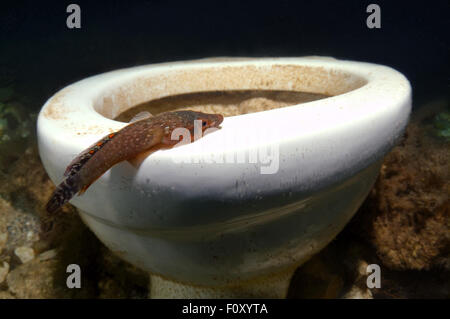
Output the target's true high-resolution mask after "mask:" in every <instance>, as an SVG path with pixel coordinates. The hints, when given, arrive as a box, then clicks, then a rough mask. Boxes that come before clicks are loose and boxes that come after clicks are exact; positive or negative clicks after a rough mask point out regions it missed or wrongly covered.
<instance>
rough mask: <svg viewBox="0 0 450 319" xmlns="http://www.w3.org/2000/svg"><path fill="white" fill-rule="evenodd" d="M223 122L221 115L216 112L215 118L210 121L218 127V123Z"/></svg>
mask: <svg viewBox="0 0 450 319" xmlns="http://www.w3.org/2000/svg"><path fill="white" fill-rule="evenodd" d="M222 122H223V115H222V114H217V120H215V121H212V122H211V126H214V127H217V128H219V125H220V124H221V123H222Z"/></svg>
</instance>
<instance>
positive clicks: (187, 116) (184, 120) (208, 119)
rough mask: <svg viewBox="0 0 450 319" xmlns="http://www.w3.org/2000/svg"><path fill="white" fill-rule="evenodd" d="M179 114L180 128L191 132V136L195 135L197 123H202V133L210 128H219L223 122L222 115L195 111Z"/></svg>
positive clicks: (180, 112)
mask: <svg viewBox="0 0 450 319" xmlns="http://www.w3.org/2000/svg"><path fill="white" fill-rule="evenodd" d="M177 113H178V116H179V119H180V120H179V121H180V123H179V127H184V128H187V129H188V130H189V131H190V132H191V134H193V133H194V128H195V122H196V121H201V122H200V127H201V129H202V132H204V131H206V130H207V129H209V128H219V125H220V124H221V123H222V122H223V115H222V114H211V113H202V112H194V111H179V112H177ZM197 125H199V124H197Z"/></svg>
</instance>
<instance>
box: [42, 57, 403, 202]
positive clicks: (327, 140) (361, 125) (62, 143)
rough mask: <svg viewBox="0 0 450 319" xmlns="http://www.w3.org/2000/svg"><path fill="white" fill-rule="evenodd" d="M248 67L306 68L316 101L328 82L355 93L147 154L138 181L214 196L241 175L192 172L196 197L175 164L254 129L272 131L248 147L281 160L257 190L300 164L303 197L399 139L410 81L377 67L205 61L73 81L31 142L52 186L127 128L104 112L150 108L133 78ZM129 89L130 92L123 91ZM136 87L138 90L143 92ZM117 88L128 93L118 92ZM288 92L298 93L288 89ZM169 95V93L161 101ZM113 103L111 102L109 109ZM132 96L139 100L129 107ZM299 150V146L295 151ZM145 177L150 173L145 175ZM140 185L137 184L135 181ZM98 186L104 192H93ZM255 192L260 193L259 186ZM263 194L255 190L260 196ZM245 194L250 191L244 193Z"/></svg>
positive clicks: (236, 120) (315, 60)
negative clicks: (85, 154) (272, 150)
mask: <svg viewBox="0 0 450 319" xmlns="http://www.w3.org/2000/svg"><path fill="white" fill-rule="evenodd" d="M247 66H251V67H253V68H254V69H255V70H257V71H258V70H261V72H262V73H264V72H265V73H264V74H266V75H267V74H270V71H272V70H273V69H274V66H281V67H285V66H287V67H289V66H294V67H304V68H305V69H302V70H307V68H309V69H310V70H312V71H313V72H312V73H310V74H308V75H307V76H309V77H310V83H309V84H308V83H307V82H308V81H305V83H306V84H305V85H306V86H308V85H309V88H310V90H309V92H311V93H321V92H320V91H318V90H320V89H324V85H325V87H326V85H328V87H327V88H325V89H329V88H330V87H331V86H330V85H329V84H330V81H331V80H333V79H337V80H340V81H342V83H341V86H339V85H337V86H335V91H339V90H341V91H342V88H343V87H344V88H349V87H350V88H353V90H349V91H345V90H344V92H341V94H338V95H335V96H332V97H329V98H325V99H321V100H317V101H312V102H307V103H303V104H298V105H293V106H289V107H284V108H278V109H273V110H268V111H263V112H257V113H250V114H245V115H238V116H233V117H227V118H225V120H224V122H223V124H222V127H223V128H222V130H219V131H218V132H215V133H213V134H211V135H208V136H206V137H204V138H202V139H200V140H199V141H197V142H195V143H193V144H191V145H186V146H183V147H180V148H174V149H171V150H165V151H162V152H156V153H154V154H152V156H150V157H148V158H147V159H146V160H145V161H144V162H143V163H142V165H141V167H140V168H139V174H138V175H145V174H146V173H145V172H150V171H151V170H152V169H154V166H158V165H159V166H158V167H159V169H160V170H165V169H170V170H173V171H171V172H173V173H174V174H169V176H162V175H158V176H157V177H156V180H155V179H154V181H155V183H156V184H157V183H158V179H159V181H160V182H161V183H162V182H164V183H166V184H167V185H169V184H170V183H174V184H177V186H180V187H181V188H183V187H184V190H185V191H186V192H187V193H189V195H186V196H188V197H189V196H191V197H193V196H195V195H196V194H200V193H201V192H205V191H207V192H211V193H216V194H219V193H220V191H221V190H220V187H221V185H220V184H221V183H230V181H231V180H232V179H233V178H234V177H235V176H237V175H239V174H241V172H242V171H243V170H244V169H246V168H241V169H236V167H234V168H232V169H230V171H229V174H228V173H227V174H225V175H224V176H221V177H220V178H219V181H218V182H213V181H210V180H208V176H212V175H214V173H215V172H214V170H215V169H216V168H217V167H218V166H217V165H220V164H217V165H209V166H208V165H207V166H204V167H203V169H197V170H196V172H197V173H198V176H200V177H202V178H204V181H205V183H204V185H202V186H201V187H199V188H198V189H194V188H192V187H191V188H189V186H188V185H184V184H183V182H182V181H181V182H180V178H181V177H179V176H184V175H183V174H191V172H187V171H188V170H186V169H184V170H183V169H182V167H176V168H174V166H173V165H172V164H173V158H177V157H178V158H185V157H189V156H190V155H191V154H192V152H200V153H214V152H220V151H222V152H224V153H227V152H234V151H235V150H236V149H242V148H247V147H248V144H247V141H246V140H245V139H241V140H237V141H235V143H234V144H233V145H232V146H229V147H228V148H227V147H226V146H224V144H223V143H222V142H221V141H223V140H221V138H223V136H224V135H225V134H229V133H230V132H233V133H234V134H235V135H237V136H248V135H251V134H252V132H253V133H254V132H255V131H257V130H258V129H259V131H257V133H258V134H259V133H261V131H270V132H269V134H266V135H265V139H264V140H262V141H261V140H260V141H258V142H257V143H256V144H257V145H262V144H266V145H271V144H276V143H278V144H279V145H280V150H281V151H280V157H281V158H282V160H286V162H285V163H284V165H285V171H284V172H280V173H279V174H278V176H277V177H276V179H277V180H278V181H274V180H273V179H272V180H271V181H269V180H266V179H261V181H260V182H255V183H256V184H258V185H259V184H264V183H266V184H267V185H268V186H267V187H273V185H274V184H276V183H277V182H279V181H281V180H286V179H289V178H288V176H289V172H290V171H293V170H295V165H296V164H297V163H298V158H300V157H299V156H300V155H301V161H303V166H302V167H306V168H307V170H303V171H302V172H301V173H298V174H301V177H302V178H301V181H299V183H303V184H304V185H303V186H304V189H305V191H307V190H308V189H309V190H311V189H317V188H320V187H323V186H325V183H328V184H329V183H332V182H335V181H337V180H338V179H343V178H347V177H350V176H352V175H354V174H355V173H356V172H358V171H360V170H362V169H364V168H365V167H367V166H368V165H370V164H372V163H374V162H375V161H378V160H380V158H381V157H382V156H384V154H385V153H386V152H387V151H388V150H389V149H390V148H391V147H393V145H394V144H395V142H396V141H397V139H398V138H399V136H400V135H401V134H402V132H403V130H404V128H405V126H406V123H407V121H408V118H409V113H410V109H411V87H410V84H409V82H408V80H407V79H406V78H405V77H404V76H403V75H402V74H401V73H399V72H398V71H396V70H394V69H392V68H389V67H386V66H381V65H376V64H370V63H364V62H353V61H342V60H335V59H332V58H321V57H306V58H305V57H303V58H255V59H243V58H238V59H229V58H226V59H206V60H194V61H181V62H172V63H163V64H154V65H146V66H140V67H132V68H127V69H121V70H117V71H112V72H108V73H103V74H100V75H96V76H93V77H89V78H86V79H84V80H81V81H79V82H76V83H74V84H72V85H69V86H67V87H66V88H64V89H62V90H61V91H59V92H58V93H56V94H55V95H54V96H53V97H51V98H50V99H49V100H48V101H47V102H46V103H45V105H44V106H43V108H42V110H41V112H40V114H39V117H38V143H39V151H40V155H41V159H42V161H43V164H44V166H45V168H46V170H47V172H48V174H49V176H50V177H51V179H52V180H53V181H54V182H55V183H57V182H60V180H61V178H62V175H63V172H64V170H65V167H66V166H67V164H68V163H69V162H70V161H71V160H72V159H73V158H74V157H75V156H76V155H77V154H78V153H79V152H81V151H82V150H84V149H85V148H86V147H87V146H89V145H91V144H92V143H93V142H95V141H96V140H98V139H100V138H101V137H103V136H104V135H106V134H108V133H111V132H114V131H117V130H118V129H120V128H122V127H124V126H125V125H127V123H122V122H118V121H114V120H112V119H111V118H108V117H111V115H114V114H112V113H114V112H119V109H120V107H122V106H123V104H125V107H131V106H133V105H137V104H139V103H136V101H137V100H140V101H141V102H144V101H148V100H150V99H148V96H149V94H147V95H146V94H141V93H137V94H135V95H134V93H136V92H142V91H145V90H142V87H134V88H133V86H136V85H139V81H137V79H139V80H142V79H146V78H147V77H148V78H151V77H152V76H155V75H158V76H161V77H162V79H166V80H167V81H170V76H171V75H173V74H176V72H184V71H186V70H187V71H190V70H202V71H203V70H208V69H214V68H218V69H220V70H223V71H224V72H228V71H229V70H230V69H229V68H231V69H232V68H239V67H247ZM216 71H217V69H216ZM316 71H317V72H318V73H319V75H320V76H319V77H318V78H314V74H316V73H314V72H316ZM167 74H169V75H167ZM340 76H341V77H340ZM336 77H337V78H336ZM339 77H340V78H339ZM160 79H161V78H160ZM188 79H189V78H188ZM303 80H305V79H303ZM202 81H205V79H200V80H199V81H198V82H199V83H203V82H202ZM251 81H252V79H242V78H241V79H238V81H237V82H236V83H235V84H234V85H235V86H234V87H238V88H241V89H259V88H262V89H264V87H266V88H267V87H269V88H272V89H274V88H279V86H277V85H278V84H277V83H269V84H267V83H264V81H262V82H260V84H258V85H259V87H253V88H252V87H251V85H254V83H252V82H251ZM150 82H151V81H150ZM130 83H131V86H130V85H129V84H130ZM127 84H128V87H126V86H127ZM147 84H148V83H147ZM154 84H155V83H154ZM143 85H144V88H145V84H143ZM185 85H186V86H185V87H184V88H180V90H181V89H184V90H185V93H191V92H194V90H195V87H194V86H193V85H192V83H191V82H190V81H186V83H185ZM239 85H240V86H239ZM284 85H286V83H285V84H284ZM124 87H126V90H125V92H124V89H123V88H124ZM147 87H148V86H147ZM231 88H233V86H231ZM314 89H315V90H316V92H314ZM133 90H134V91H133ZM154 90H159V91H160V92H167V91H170V87H169V86H168V85H165V83H164V81H162V82H158V83H156V84H155V85H154V86H153V87H151V90H149V91H154ZM293 90H296V87H295V84H294V85H293ZM117 92H118V93H117ZM180 93H182V92H180ZM168 95H173V93H171V92H169V93H167V96H168ZM111 97H114V98H115V99H116V101H114V98H111ZM130 97H132V98H131V99H130ZM133 97H137V98H135V99H134V100H133ZM108 98H110V99H109V100H108ZM127 99H128V100H127ZM124 102H125V103H124ZM121 103H122V104H121ZM102 107H103V109H102ZM108 110H113V111H112V112H111V113H110V114H109V115H108V116H105V115H102V114H100V112H102V113H104V114H106V113H105V112H108ZM115 115H118V114H115ZM249 123H251V125H249ZM255 128H256V129H257V130H255ZM269 128H270V129H269ZM258 143H259V144H258ZM197 144H198V147H197V146H196V145H197ZM299 145H300V147H297V146H299ZM224 148H225V149H224ZM297 148H298V149H297ZM295 156H296V158H294V157H295ZM155 164H158V165H155ZM119 165H120V164H119ZM175 169H176V171H175ZM152 173H155V172H154V171H152ZM172 175H173V176H172ZM247 176H248V175H247ZM299 176H300V175H299ZM249 177H250V176H249ZM103 178H106V179H107V178H108V176H107V174H105V175H104V176H103V177H102V178H101V179H103ZM138 178H140V180H141V181H142V180H143V177H142V176H138ZM180 183H181V184H180ZM250 183H251V181H250ZM96 184H97V183H94V185H93V186H91V188H96V187H100V186H98V185H96ZM105 185H107V184H103V186H101V187H105ZM261 187H262V189H263V188H264V185H262V186H261ZM261 187H258V188H260V189H261ZM249 188H250V189H256V187H253V186H252V185H250V186H249ZM105 196H106V195H105ZM224 196H226V194H224ZM82 197H83V198H82V199H80V198H76V199H74V202H75V203H80V205H79V206H82V207H81V208H85V207H83V205H84V203H83V201H84V200H88V201H89V198H90V197H89V194H88V193H86V194H85V195H83V196H82ZM77 206H78V205H77ZM86 207H87V206H86ZM89 207H90V206H89ZM86 210H88V209H86Z"/></svg>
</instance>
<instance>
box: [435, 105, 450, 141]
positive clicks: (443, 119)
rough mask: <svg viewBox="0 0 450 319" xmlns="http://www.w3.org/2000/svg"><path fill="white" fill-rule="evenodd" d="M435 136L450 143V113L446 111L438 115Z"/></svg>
mask: <svg viewBox="0 0 450 319" xmlns="http://www.w3.org/2000/svg"><path fill="white" fill-rule="evenodd" d="M433 126H434V130H433V132H434V134H435V135H436V136H437V137H440V138H444V139H446V140H447V141H450V112H449V111H445V112H441V113H439V114H437V115H436V116H435V117H434V121H433Z"/></svg>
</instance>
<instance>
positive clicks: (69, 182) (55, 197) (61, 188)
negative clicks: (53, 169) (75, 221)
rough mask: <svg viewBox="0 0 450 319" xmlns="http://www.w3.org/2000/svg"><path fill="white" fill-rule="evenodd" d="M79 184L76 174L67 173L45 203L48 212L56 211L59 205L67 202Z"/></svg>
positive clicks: (76, 190) (78, 188) (77, 189)
mask: <svg viewBox="0 0 450 319" xmlns="http://www.w3.org/2000/svg"><path fill="white" fill-rule="evenodd" d="M80 188H81V187H80V186H79V183H78V179H77V178H76V175H69V176H68V177H67V178H66V179H65V180H64V181H62V182H61V184H59V185H58V187H56V189H55V191H54V192H53V194H52V196H51V197H50V200H49V201H48V203H47V205H46V207H45V208H46V210H47V212H49V213H54V212H56V211H57V210H58V209H59V208H60V207H61V206H63V205H64V204H65V203H67V202H68V201H69V200H70V199H71V198H72V197H73V196H74V195H75V194H76V193H77V192H78V191H79V190H80Z"/></svg>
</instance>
